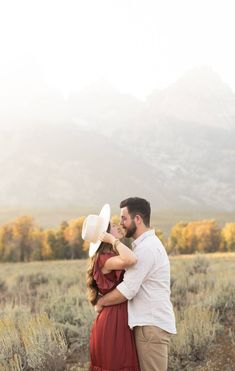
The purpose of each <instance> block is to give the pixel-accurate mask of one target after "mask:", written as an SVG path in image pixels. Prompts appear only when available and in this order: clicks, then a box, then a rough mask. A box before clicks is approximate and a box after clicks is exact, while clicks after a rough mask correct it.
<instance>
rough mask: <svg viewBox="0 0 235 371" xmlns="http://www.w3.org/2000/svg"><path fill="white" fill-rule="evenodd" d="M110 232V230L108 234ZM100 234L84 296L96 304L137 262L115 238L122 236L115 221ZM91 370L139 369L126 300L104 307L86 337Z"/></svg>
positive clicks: (128, 250)
mask: <svg viewBox="0 0 235 371" xmlns="http://www.w3.org/2000/svg"><path fill="white" fill-rule="evenodd" d="M108 232H110V233H108ZM108 232H104V233H102V235H101V236H100V238H99V239H100V240H101V241H102V243H101V245H100V246H99V248H98V250H97V251H96V252H95V254H94V255H93V257H92V258H91V260H90V264H89V267H88V270H87V288H88V298H89V300H90V302H91V304H92V305H96V303H97V300H98V296H99V294H101V295H105V294H106V293H108V292H109V291H111V290H113V289H114V288H115V287H116V286H117V285H118V284H119V283H120V282H121V281H122V279H123V274H124V269H125V268H128V267H130V266H131V265H134V264H135V263H136V262H137V259H136V257H135V254H134V253H133V252H132V251H131V250H130V249H129V248H128V247H127V246H125V245H124V244H123V243H121V242H120V241H119V238H122V237H123V235H122V233H121V231H120V229H119V228H118V227H117V226H116V225H115V224H111V223H110V224H109V227H108ZM90 358H91V367H90V370H92V371H110V370H122V371H140V368H139V363H138V358H137V353H136V347H135V342H134V336H133V333H132V331H131V330H130V328H129V327H128V318H127V301H125V302H123V303H121V304H117V305H113V306H109V307H104V308H103V310H102V311H101V312H100V313H99V314H98V316H97V318H96V320H95V322H94V324H93V327H92V330H91V336H90Z"/></svg>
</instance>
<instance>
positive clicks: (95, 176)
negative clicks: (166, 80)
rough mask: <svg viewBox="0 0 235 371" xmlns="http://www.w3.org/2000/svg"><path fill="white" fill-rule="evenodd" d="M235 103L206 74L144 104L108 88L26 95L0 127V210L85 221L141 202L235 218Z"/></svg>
mask: <svg viewBox="0 0 235 371" xmlns="http://www.w3.org/2000/svg"><path fill="white" fill-rule="evenodd" d="M39 103H40V104H41V106H40V105H39ZM234 103H235V95H234V93H233V92H232V91H231V89H230V88H229V87H228V86H227V85H226V84H224V83H223V81H222V80H221V79H220V77H219V76H218V75H217V74H216V73H215V72H214V71H212V70H210V69H208V68H207V67H204V68H201V69H196V70H193V71H190V72H189V73H188V74H186V75H184V76H182V78H181V79H179V80H178V81H176V82H175V83H174V84H173V85H172V86H169V87H168V88H167V89H164V90H162V91H156V92H153V93H152V94H151V95H150V96H149V97H148V98H147V100H146V101H145V102H139V101H138V100H137V99H136V98H134V97H131V96H130V95H126V94H121V93H120V92H118V91H117V90H116V89H114V88H113V87H112V86H110V85H109V84H107V83H102V84H98V85H95V86H92V87H90V88H88V89H86V90H85V91H84V92H81V93H79V94H73V95H72V96H71V97H70V98H69V99H68V100H67V101H65V100H63V99H62V98H61V97H59V96H58V95H54V94H53V93H52V92H49V91H47V94H46V95H45V96H44V97H42V98H41V99H40V100H39V99H38V100H35V99H33V97H32V99H31V100H30V101H28V103H27V106H26V107H25V109H24V111H23V113H24V114H23V115H22V111H20V115H18V113H17V112H18V111H15V122H16V123H17V125H16V124H14V125H11V126H9V125H7V124H8V123H7V117H6V116H4V121H2V123H1V127H0V172H1V182H0V205H1V206H2V208H12V209H13V208H17V210H20V209H22V208H29V209H33V208H35V209H36V208H37V209H41V210H43V209H45V210H50V209H63V208H66V209H71V210H72V209H78V210H80V212H81V213H82V212H85V211H84V210H87V209H89V210H94V211H96V210H99V208H100V207H101V206H102V205H103V204H104V203H106V202H110V203H111V204H112V205H115V207H116V208H117V207H118V204H119V201H120V200H121V199H123V198H125V197H128V196H130V195H139V196H142V197H146V198H148V199H149V200H150V201H151V204H152V207H153V209H154V210H160V209H177V210H203V209H207V210H221V211H235V193H234V189H235V175H234V165H235V104H234ZM57 108H58V109H57ZM49 113H50V114H49ZM17 115H18V116H17ZM0 117H1V114H0Z"/></svg>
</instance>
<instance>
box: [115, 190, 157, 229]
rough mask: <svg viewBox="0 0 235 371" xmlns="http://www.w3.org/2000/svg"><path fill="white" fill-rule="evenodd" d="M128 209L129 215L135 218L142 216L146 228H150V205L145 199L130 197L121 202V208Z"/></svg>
mask: <svg viewBox="0 0 235 371" xmlns="http://www.w3.org/2000/svg"><path fill="white" fill-rule="evenodd" d="M123 207H127V210H128V213H129V214H130V215H131V217H132V218H134V217H135V216H136V215H140V216H141V218H142V219H143V222H144V224H145V225H146V227H149V226H150V214H151V207H150V203H149V202H148V201H147V200H145V199H144V198H140V197H129V198H126V199H125V200H123V201H121V202H120V208H123Z"/></svg>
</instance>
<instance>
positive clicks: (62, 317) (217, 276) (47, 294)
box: [0, 253, 235, 371]
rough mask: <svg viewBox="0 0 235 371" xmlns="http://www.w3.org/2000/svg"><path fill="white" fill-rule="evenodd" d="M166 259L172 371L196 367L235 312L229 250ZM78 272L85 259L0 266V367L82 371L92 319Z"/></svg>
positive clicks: (234, 262) (233, 259) (233, 261)
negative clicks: (172, 317)
mask: <svg viewBox="0 0 235 371" xmlns="http://www.w3.org/2000/svg"><path fill="white" fill-rule="evenodd" d="M170 259H171V268H172V280H171V285H172V286H171V289H172V301H173V304H174V308H175V312H176V317H177V329H178V335H176V336H173V338H172V344H171V355H170V364H169V370H174V371H176V370H183V369H187V367H189V366H188V365H189V364H192V363H195V364H197V363H198V362H199V363H200V362H202V361H203V359H204V358H205V356H206V354H207V350H208V349H209V348H210V347H211V346H212V345H213V344H214V343H215V342H216V341H217V340H216V339H217V335H218V334H221V333H223V331H224V328H225V326H226V318H227V317H226V315H227V313H228V311H230V312H231V311H234V308H235V280H234V278H233V275H234V273H233V272H234V271H235V253H226V254H225V253H223V254H221V253H214V254H210V255H208V256H195V255H194V256H188V255H187V256H185V257H182V256H180V257H171V258H170ZM85 271H86V261H85V260H80V261H54V262H32V263H15V264H10V263H5V264H1V265H0V370H9V371H11V370H26V371H27V370H40V371H42V370H47V371H50V370H59V369H61V370H62V369H64V370H65V369H66V370H75V371H76V370H83V371H84V370H86V369H87V367H88V366H87V362H88V359H89V357H88V339H89V331H90V326H91V324H92V322H93V320H94V317H95V314H94V311H93V308H91V306H90V305H89V304H88V303H87V300H86V288H85ZM234 333H235V332H234V329H233V328H231V329H230V330H229V336H230V338H231V342H233V341H234ZM188 369H189V368H188Z"/></svg>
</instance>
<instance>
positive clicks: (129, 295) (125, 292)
mask: <svg viewBox="0 0 235 371" xmlns="http://www.w3.org/2000/svg"><path fill="white" fill-rule="evenodd" d="M116 289H117V290H118V291H120V293H121V294H122V295H123V296H125V298H127V300H131V299H132V298H133V297H134V296H135V295H136V292H135V290H130V289H129V288H128V287H127V286H126V284H125V282H121V283H120V284H119V285H118V286H117V287H116Z"/></svg>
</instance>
